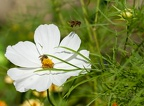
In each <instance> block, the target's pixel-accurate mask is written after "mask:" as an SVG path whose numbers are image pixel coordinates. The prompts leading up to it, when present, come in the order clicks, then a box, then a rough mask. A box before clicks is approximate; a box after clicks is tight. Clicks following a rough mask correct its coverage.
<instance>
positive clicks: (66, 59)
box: [5, 24, 91, 92]
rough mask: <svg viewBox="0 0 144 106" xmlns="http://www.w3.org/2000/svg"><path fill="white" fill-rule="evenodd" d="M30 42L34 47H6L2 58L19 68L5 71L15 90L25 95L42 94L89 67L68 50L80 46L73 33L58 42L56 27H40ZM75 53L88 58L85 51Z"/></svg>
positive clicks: (24, 44) (26, 43) (86, 62)
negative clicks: (33, 91)
mask: <svg viewBox="0 0 144 106" xmlns="http://www.w3.org/2000/svg"><path fill="white" fill-rule="evenodd" d="M34 41H35V44H34V43H32V42H30V41H25V42H22V41H21V42H18V43H17V44H16V45H13V46H8V47H7V50H6V54H5V56H6V57H7V59H9V60H10V61H11V62H12V63H13V64H15V65H17V66H19V67H16V68H11V69H9V70H8V72H7V74H8V75H9V76H10V77H11V78H12V79H13V80H14V85H15V87H16V90H17V91H20V92H26V91H27V90H29V89H32V90H36V91H39V92H41V91H45V90H46V89H48V88H49V87H50V86H51V85H52V84H54V85H57V86H61V85H62V84H64V82H65V81H66V80H67V79H68V78H70V77H71V76H77V75H79V73H80V72H82V71H84V70H82V69H80V68H85V69H90V68H91V65H90V64H89V63H88V61H87V60H86V59H84V58H83V57H82V56H80V55H78V54H77V53H74V52H72V51H71V50H75V51H78V49H79V47H80V43H81V40H80V38H79V37H78V35H77V34H75V33H74V32H71V33H70V34H69V35H68V36H66V37H65V38H64V39H63V40H62V41H61V42H60V32H59V29H58V27H57V26H55V25H53V24H50V25H46V24H45V25H40V26H39V27H38V28H37V29H36V31H35V34H34ZM62 47H66V48H69V49H71V50H68V49H66V48H62ZM78 53H80V54H82V55H83V56H85V57H87V58H89V51H87V50H81V51H78ZM56 69H61V70H56ZM62 69H63V70H62ZM75 69H76V70H75ZM65 70H68V71H65Z"/></svg>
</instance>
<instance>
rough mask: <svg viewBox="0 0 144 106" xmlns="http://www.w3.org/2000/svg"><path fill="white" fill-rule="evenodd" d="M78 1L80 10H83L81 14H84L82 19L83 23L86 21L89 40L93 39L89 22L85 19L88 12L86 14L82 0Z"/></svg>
mask: <svg viewBox="0 0 144 106" xmlns="http://www.w3.org/2000/svg"><path fill="white" fill-rule="evenodd" d="M80 2H81V6H82V11H83V14H84V21H85V23H86V26H87V27H86V28H87V31H88V35H89V38H90V41H93V38H92V36H91V35H92V34H91V28H90V27H91V26H90V24H89V22H88V20H87V16H88V14H87V11H86V9H85V4H84V0H80Z"/></svg>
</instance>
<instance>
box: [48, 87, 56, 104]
mask: <svg viewBox="0 0 144 106" xmlns="http://www.w3.org/2000/svg"><path fill="white" fill-rule="evenodd" d="M47 99H48V101H49V102H50V104H51V105H52V106H55V105H54V104H53V102H52V101H51V99H50V95H49V89H47Z"/></svg>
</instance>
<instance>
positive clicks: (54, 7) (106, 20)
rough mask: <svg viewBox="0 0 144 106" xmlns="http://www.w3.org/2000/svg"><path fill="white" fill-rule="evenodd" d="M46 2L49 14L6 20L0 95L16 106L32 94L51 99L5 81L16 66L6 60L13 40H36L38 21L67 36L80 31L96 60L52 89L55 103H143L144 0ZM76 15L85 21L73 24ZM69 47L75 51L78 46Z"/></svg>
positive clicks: (0, 40) (0, 32)
mask: <svg viewBox="0 0 144 106" xmlns="http://www.w3.org/2000/svg"><path fill="white" fill-rule="evenodd" d="M47 6H48V7H49V10H47V11H46V13H45V14H42V15H31V14H21V15H20V16H19V17H13V20H10V19H9V20H7V23H5V24H4V25H3V26H1V29H0V79H1V82H0V100H4V101H6V102H7V104H8V105H11V104H13V105H14V106H16V105H19V104H21V103H22V102H23V101H25V100H27V99H30V98H38V99H39V100H41V101H42V102H43V103H45V105H46V106H48V105H50V102H49V101H47V98H44V99H43V98H39V97H35V96H34V95H32V93H31V92H32V91H28V92H26V93H23V94H20V93H18V92H16V90H15V88H14V86H13V85H12V84H6V82H5V80H4V78H5V76H6V72H7V70H8V69H9V68H11V67H14V66H13V65H12V64H11V63H10V62H8V61H7V59H6V58H5V57H4V53H5V49H6V47H7V46H8V45H13V44H16V43H17V42H19V41H25V40H30V41H33V35H34V30H35V29H36V27H37V26H38V25H40V24H43V23H46V24H49V23H54V24H56V25H57V26H58V27H59V28H60V31H61V35H62V37H64V36H66V35H68V33H70V32H71V31H74V32H76V33H77V34H78V35H79V36H80V38H81V40H82V44H81V49H87V50H89V51H90V60H89V59H87V60H88V61H89V62H90V63H91V65H92V69H91V71H88V73H87V74H85V75H83V74H82V75H79V76H77V77H72V78H70V79H69V80H67V82H66V83H65V84H64V86H63V90H62V91H61V92H50V95H49V96H50V99H51V102H52V103H54V104H55V105H56V106H114V105H113V104H114V103H116V104H117V105H118V106H142V105H143V104H144V39H143V38H144V34H143V30H144V6H143V2H141V3H140V1H139V0H137V1H136V0H132V2H127V0H79V1H75V0H61V1H58V0H51V1H48V4H47ZM127 10H128V12H130V13H131V14H130V15H129V16H126V14H127V13H126V12H127ZM41 11H43V10H41ZM41 11H38V12H41ZM125 13H126V14H125ZM46 14H49V15H50V16H51V17H52V18H51V19H50V21H47V20H44V17H45V15H46ZM122 15H124V16H122ZM72 20H73V21H80V22H81V25H80V26H78V25H77V26H74V27H71V26H70V24H69V22H70V21H72ZM63 48H64V47H63ZM65 49H68V48H65ZM68 50H70V49H68ZM70 51H72V52H75V53H76V51H74V50H70ZM77 54H78V55H80V56H82V55H81V54H79V53H77ZM82 57H83V58H85V57H84V56H82ZM55 58H56V57H55ZM61 61H63V60H61ZM66 63H68V62H66ZM68 64H69V63H68ZM75 67H76V66H75ZM83 70H86V69H83ZM58 71H59V70H58ZM86 71H87V70H86ZM1 95H2V96H1Z"/></svg>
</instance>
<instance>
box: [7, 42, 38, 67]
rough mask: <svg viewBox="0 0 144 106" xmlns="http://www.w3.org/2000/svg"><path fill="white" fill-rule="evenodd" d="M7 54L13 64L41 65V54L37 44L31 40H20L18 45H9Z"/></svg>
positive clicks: (22, 65) (25, 65) (24, 65)
mask: <svg viewBox="0 0 144 106" xmlns="http://www.w3.org/2000/svg"><path fill="white" fill-rule="evenodd" d="M5 56H6V57H7V59H9V60H10V61H11V62H12V63H13V64H15V65H17V66H21V67H40V66H41V62H40V59H39V56H40V54H39V53H38V51H37V48H36V46H35V45H34V44H33V43H32V42H29V41H25V42H19V43H17V44H16V45H13V46H8V47H7V50H6V54H5Z"/></svg>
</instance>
